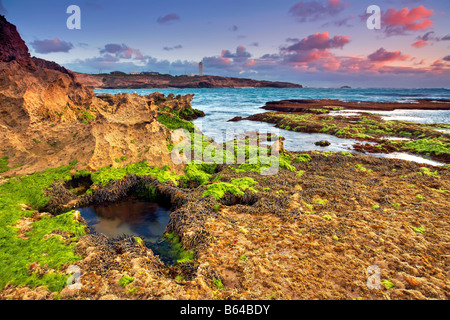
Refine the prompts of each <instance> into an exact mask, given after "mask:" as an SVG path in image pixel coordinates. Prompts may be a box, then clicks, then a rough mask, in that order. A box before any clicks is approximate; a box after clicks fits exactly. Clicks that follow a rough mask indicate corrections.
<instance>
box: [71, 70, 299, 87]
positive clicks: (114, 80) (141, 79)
mask: <svg viewBox="0 0 450 320" xmlns="http://www.w3.org/2000/svg"><path fill="white" fill-rule="evenodd" d="M76 76H77V80H78V81H80V82H81V83H83V84H84V85H85V86H87V87H90V88H96V89H97V88H98V89H123V88H126V89H150V88H302V86H301V85H299V84H294V83H289V82H273V81H260V80H252V79H245V78H230V77H219V76H201V77H200V76H194V77H189V76H171V75H168V74H160V75H127V74H83V73H76Z"/></svg>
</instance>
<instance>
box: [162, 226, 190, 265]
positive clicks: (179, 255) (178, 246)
mask: <svg viewBox="0 0 450 320" xmlns="http://www.w3.org/2000/svg"><path fill="white" fill-rule="evenodd" d="M164 236H165V237H166V238H167V239H168V240H169V242H170V243H171V248H170V250H169V252H168V255H169V256H170V257H172V258H173V260H176V262H177V264H181V263H185V262H190V261H192V260H194V250H189V251H187V250H185V249H184V248H183V243H182V242H181V241H180V238H179V237H178V236H177V235H176V234H175V233H174V232H171V233H166V234H165V235H164Z"/></svg>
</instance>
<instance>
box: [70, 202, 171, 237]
mask: <svg viewBox="0 0 450 320" xmlns="http://www.w3.org/2000/svg"><path fill="white" fill-rule="evenodd" d="M77 210H78V211H80V214H81V216H82V217H83V218H84V219H85V220H86V222H87V223H88V226H89V228H90V229H91V231H95V232H96V233H100V234H104V235H106V236H107V237H109V238H116V237H119V236H121V235H123V234H126V235H130V236H137V237H140V238H142V239H143V240H144V241H145V242H149V243H156V242H158V241H160V240H161V237H162V235H163V234H164V231H165V229H166V226H167V223H168V222H169V218H170V211H169V210H168V209H166V208H163V207H161V206H160V205H159V204H157V203H155V202H150V201H146V200H143V199H138V198H134V197H128V198H126V199H124V200H121V201H119V202H116V203H106V204H102V205H97V206H90V207H86V208H79V209H77Z"/></svg>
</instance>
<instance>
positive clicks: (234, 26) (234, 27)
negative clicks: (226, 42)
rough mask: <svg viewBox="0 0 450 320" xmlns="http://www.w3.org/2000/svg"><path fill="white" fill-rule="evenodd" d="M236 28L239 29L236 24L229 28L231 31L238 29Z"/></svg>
mask: <svg viewBox="0 0 450 320" xmlns="http://www.w3.org/2000/svg"><path fill="white" fill-rule="evenodd" d="M238 29H239V27H238V26H237V25H233V26H232V27H231V28H230V30H231V31H233V32H236V31H238Z"/></svg>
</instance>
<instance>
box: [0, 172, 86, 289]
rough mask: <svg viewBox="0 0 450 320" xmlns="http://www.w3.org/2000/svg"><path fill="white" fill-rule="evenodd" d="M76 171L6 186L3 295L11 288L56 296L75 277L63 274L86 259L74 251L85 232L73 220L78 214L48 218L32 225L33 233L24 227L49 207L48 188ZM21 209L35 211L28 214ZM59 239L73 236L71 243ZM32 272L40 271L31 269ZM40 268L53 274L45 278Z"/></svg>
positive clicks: (0, 263) (0, 258)
mask: <svg viewBox="0 0 450 320" xmlns="http://www.w3.org/2000/svg"><path fill="white" fill-rule="evenodd" d="M71 169H72V167H71V166H64V167H61V168H56V169H48V170H46V171H44V172H41V173H34V174H32V175H29V176H23V177H16V178H11V179H10V180H9V181H8V182H6V183H4V184H2V185H1V186H0V248H1V250H0V289H3V288H4V287H5V285H6V284H8V283H10V284H12V285H16V286H19V285H27V286H30V287H32V288H33V287H36V286H40V285H47V286H48V288H49V290H51V291H60V290H61V289H62V288H63V287H64V286H65V283H66V281H67V278H68V277H69V275H67V274H65V273H64V270H63V269H64V268H63V269H61V268H62V267H63V266H67V265H69V264H72V263H74V262H76V261H78V260H80V259H81V257H79V256H77V255H75V254H74V252H73V249H74V247H75V245H76V241H77V240H78V238H79V237H80V236H82V235H84V234H85V230H84V229H85V228H84V226H83V225H81V224H79V223H78V222H77V221H76V220H74V219H73V215H74V213H73V211H71V212H67V213H65V214H62V215H59V216H56V217H53V216H44V217H42V218H41V219H39V220H36V221H34V222H32V223H31V225H30V227H31V228H30V230H28V231H23V232H22V231H21V230H20V228H19V227H18V226H19V224H18V222H19V221H20V220H21V219H25V218H33V216H34V215H35V214H36V212H37V210H40V209H42V208H44V207H45V206H46V205H47V203H48V200H49V199H48V197H46V196H45V188H47V187H49V186H50V185H51V184H52V183H53V182H55V181H60V180H61V181H65V180H69V179H70V170H71ZM21 204H23V205H27V206H29V207H30V208H27V209H28V210H23V209H22V206H21ZM52 232H54V234H52ZM57 234H67V237H68V238H67V239H64V240H63V239H62V237H61V236H60V235H57ZM32 266H33V267H34V268H35V267H36V266H39V267H38V268H35V269H30V267H32ZM39 268H42V269H46V270H50V271H48V272H46V273H45V274H44V275H40V274H39V272H38V271H39V270H38V269H39ZM33 270H34V271H33Z"/></svg>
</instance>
